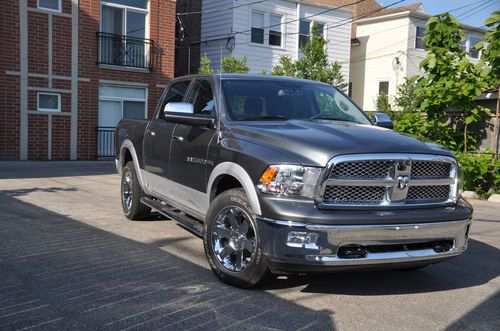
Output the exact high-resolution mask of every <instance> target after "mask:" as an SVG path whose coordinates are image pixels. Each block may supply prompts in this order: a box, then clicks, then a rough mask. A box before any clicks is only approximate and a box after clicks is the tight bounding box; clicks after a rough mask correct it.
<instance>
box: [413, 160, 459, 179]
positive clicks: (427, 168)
mask: <svg viewBox="0 0 500 331" xmlns="http://www.w3.org/2000/svg"><path fill="white" fill-rule="evenodd" d="M450 170H451V163H446V162H433V161H414V162H413V163H412V165H411V178H447V177H449V176H450Z"/></svg>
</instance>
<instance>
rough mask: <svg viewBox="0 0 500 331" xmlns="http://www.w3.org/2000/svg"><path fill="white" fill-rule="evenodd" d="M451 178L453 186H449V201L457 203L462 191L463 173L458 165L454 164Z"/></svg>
mask: <svg viewBox="0 0 500 331" xmlns="http://www.w3.org/2000/svg"><path fill="white" fill-rule="evenodd" d="M452 177H453V178H454V181H453V185H452V186H451V197H450V198H451V199H452V200H453V201H454V202H457V200H458V198H460V196H461V195H462V193H463V191H464V171H463V169H462V167H461V166H460V164H458V163H457V164H456V165H455V166H453V168H452Z"/></svg>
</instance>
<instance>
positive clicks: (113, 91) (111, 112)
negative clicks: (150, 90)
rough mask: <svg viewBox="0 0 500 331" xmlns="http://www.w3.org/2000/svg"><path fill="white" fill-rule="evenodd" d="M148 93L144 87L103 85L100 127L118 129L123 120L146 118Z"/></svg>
mask: <svg viewBox="0 0 500 331" xmlns="http://www.w3.org/2000/svg"><path fill="white" fill-rule="evenodd" d="M146 97H147V91H146V89H145V88H142V87H130V86H119V85H101V86H100V87H99V127H113V128H114V127H116V124H118V122H119V121H120V120H121V119H122V118H131V119H145V118H146Z"/></svg>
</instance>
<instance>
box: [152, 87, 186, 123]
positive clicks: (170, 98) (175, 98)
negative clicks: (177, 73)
mask: <svg viewBox="0 0 500 331" xmlns="http://www.w3.org/2000/svg"><path fill="white" fill-rule="evenodd" d="M189 83H190V81H189V80H185V81H182V82H177V83H174V84H172V86H170V88H169V89H168V91H167V95H166V96H165V99H164V100H163V106H162V109H164V108H165V106H166V105H167V103H169V102H182V100H183V99H184V95H185V94H186V91H187V89H188V87H189ZM158 116H159V117H160V118H162V117H163V111H161V112H160V114H159V115H158Z"/></svg>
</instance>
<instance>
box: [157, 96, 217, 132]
mask: <svg viewBox="0 0 500 331" xmlns="http://www.w3.org/2000/svg"><path fill="white" fill-rule="evenodd" d="M163 118H164V119H165V121H168V122H173V123H180V124H187V125H192V126H206V127H213V125H214V119H213V117H212V116H204V115H199V114H195V113H194V107H193V104H191V103H186V102H169V103H167V104H166V105H165V108H164V109H163Z"/></svg>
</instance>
